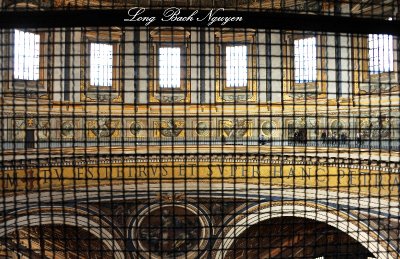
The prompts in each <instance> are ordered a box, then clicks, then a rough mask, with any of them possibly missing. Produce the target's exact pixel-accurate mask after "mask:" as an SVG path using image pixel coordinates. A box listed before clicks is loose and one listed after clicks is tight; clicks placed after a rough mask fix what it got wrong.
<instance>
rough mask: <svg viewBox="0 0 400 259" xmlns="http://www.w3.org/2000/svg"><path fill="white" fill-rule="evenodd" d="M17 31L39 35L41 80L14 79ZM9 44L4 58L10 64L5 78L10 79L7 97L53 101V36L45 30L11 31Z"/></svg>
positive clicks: (6, 90)
mask: <svg viewBox="0 0 400 259" xmlns="http://www.w3.org/2000/svg"><path fill="white" fill-rule="evenodd" d="M15 30H20V31H23V32H29V33H34V34H37V35H39V79H38V80H29V79H16V78H14V59H15V57H14V54H15ZM7 37H8V40H9V44H7V45H6V46H5V48H6V49H5V53H9V54H8V57H7V55H6V56H5V58H4V62H5V63H6V64H8V65H7V66H6V67H8V69H6V70H5V76H4V78H7V79H8V82H9V83H8V86H7V88H6V89H5V95H6V96H12V97H20V98H34V99H51V98H52V94H51V93H52V86H53V85H52V84H53V73H52V68H53V60H54V58H53V48H52V44H53V42H54V40H53V34H51V33H49V32H48V30H47V31H46V30H44V29H21V28H15V29H10V30H9V32H8V36H7Z"/></svg>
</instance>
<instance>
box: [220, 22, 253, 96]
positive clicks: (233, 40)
mask: <svg viewBox="0 0 400 259" xmlns="http://www.w3.org/2000/svg"><path fill="white" fill-rule="evenodd" d="M255 38H256V31H255V30H253V29H246V30H244V31H243V30H228V29H222V30H221V31H217V32H216V33H215V41H216V43H217V44H216V45H215V78H216V79H215V88H216V92H215V100H216V102H217V103H247V102H253V103H255V102H257V69H256V68H257V59H256V58H255V56H256V55H257V47H256V44H255ZM238 44H240V45H246V46H247V77H248V78H247V86H245V87H227V86H226V69H225V67H226V64H225V62H226V55H225V48H226V47H227V46H229V45H238Z"/></svg>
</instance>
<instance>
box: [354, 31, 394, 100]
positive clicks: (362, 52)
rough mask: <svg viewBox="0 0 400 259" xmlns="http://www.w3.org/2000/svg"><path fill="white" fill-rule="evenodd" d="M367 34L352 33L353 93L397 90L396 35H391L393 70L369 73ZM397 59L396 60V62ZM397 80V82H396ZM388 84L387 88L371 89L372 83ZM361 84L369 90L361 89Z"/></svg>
mask: <svg viewBox="0 0 400 259" xmlns="http://www.w3.org/2000/svg"><path fill="white" fill-rule="evenodd" d="M368 36H369V34H367V35H353V37H352V45H351V47H352V65H353V73H352V74H353V81H354V88H353V91H354V94H358V95H364V94H383V93H388V92H393V91H399V90H400V87H399V84H398V80H397V79H398V72H399V67H398V60H399V58H400V57H399V51H398V49H397V48H398V47H397V44H398V43H399V40H398V37H396V35H392V36H393V39H392V40H393V71H386V72H382V73H376V74H371V73H370V70H369V62H370V59H369V42H368ZM396 61H397V62H396ZM396 82H397V83H396ZM382 83H384V84H388V85H389V89H386V90H385V89H381V88H380V87H379V88H378V89H373V88H372V85H377V84H379V85H382ZM363 85H365V86H366V87H367V88H369V91H366V90H365V89H363Z"/></svg>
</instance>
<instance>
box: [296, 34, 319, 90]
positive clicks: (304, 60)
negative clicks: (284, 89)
mask: <svg viewBox="0 0 400 259" xmlns="http://www.w3.org/2000/svg"><path fill="white" fill-rule="evenodd" d="M294 80H295V83H308V82H314V81H316V80H317V39H316V38H315V37H311V38H305V39H299V40H295V41H294Z"/></svg>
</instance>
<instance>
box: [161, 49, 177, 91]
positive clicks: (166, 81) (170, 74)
mask: <svg viewBox="0 0 400 259" xmlns="http://www.w3.org/2000/svg"><path fill="white" fill-rule="evenodd" d="M158 62H159V77H160V88H179V87H180V81H181V49H180V48H171V47H162V48H159V60H158Z"/></svg>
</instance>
